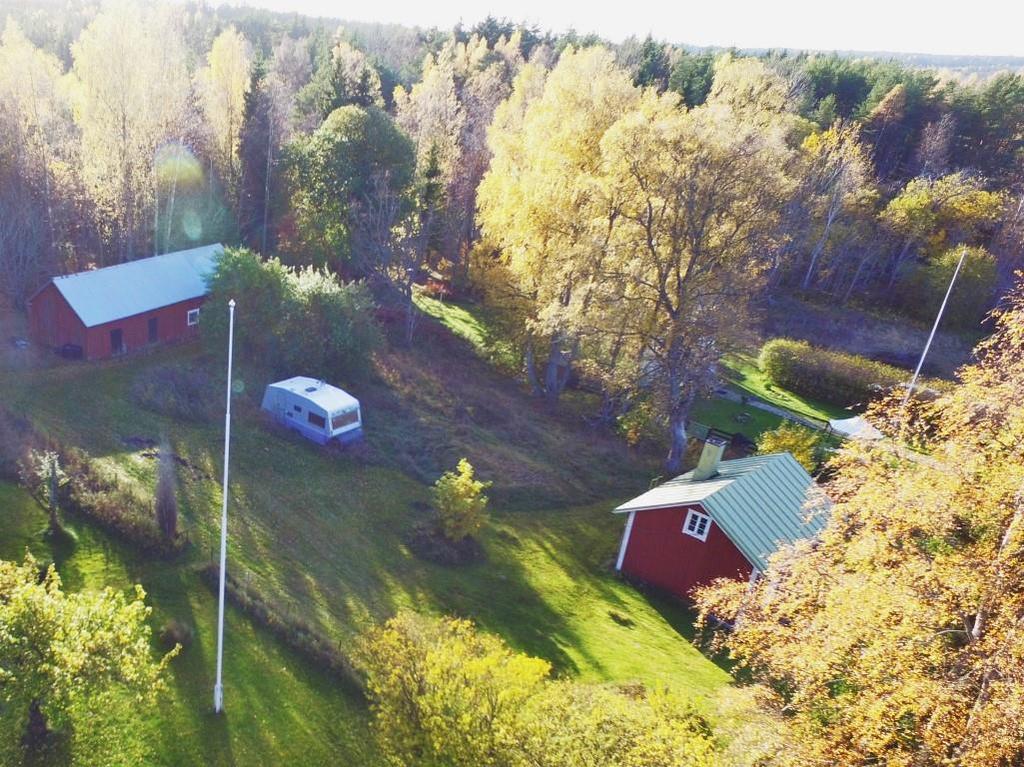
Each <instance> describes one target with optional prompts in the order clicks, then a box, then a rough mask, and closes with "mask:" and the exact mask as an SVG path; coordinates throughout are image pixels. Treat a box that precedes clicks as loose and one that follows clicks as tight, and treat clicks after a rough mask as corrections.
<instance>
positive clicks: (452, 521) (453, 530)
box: [432, 458, 491, 542]
mask: <svg viewBox="0 0 1024 767" xmlns="http://www.w3.org/2000/svg"><path fill="white" fill-rule="evenodd" d="M490 486H491V483H490V482H481V481H480V480H478V479H477V478H476V477H475V476H474V472H473V466H472V464H470V462H469V461H467V460H466V459H465V458H462V459H460V460H459V464H458V466H456V467H455V471H447V472H445V473H444V474H442V475H441V476H440V478H438V480H437V482H436V483H435V484H434V489H433V499H432V500H433V503H434V510H435V511H436V512H437V518H438V521H439V522H440V525H441V531H442V532H443V533H444V535H445V537H446V538H448V539H449V540H451V541H456V542H457V541H461V540H462V539H463V538H466V537H467V536H472V535H476V534H477V533H478V532H480V529H481V528H482V527H483V525H484V522H486V520H487V515H486V513H487V496H486V495H485V494H484V491H485V490H487V488H488V487H490Z"/></svg>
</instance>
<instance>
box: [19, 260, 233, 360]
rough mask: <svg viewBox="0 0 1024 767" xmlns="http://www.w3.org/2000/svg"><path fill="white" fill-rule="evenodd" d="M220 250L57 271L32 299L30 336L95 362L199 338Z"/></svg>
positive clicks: (29, 306)
mask: <svg viewBox="0 0 1024 767" xmlns="http://www.w3.org/2000/svg"><path fill="white" fill-rule="evenodd" d="M222 251H223V247H222V246H221V245H204V246H203V247H200V248H192V249H190V250H180V251H177V252H176V253H165V254H163V255H160V256H153V257H152V258H142V259H139V260H138V261H129V262H127V263H124V264H118V265H116V266H108V267H105V268H103V269H96V270H93V271H89V272H79V273H78V274H69V275H67V276H65V277H54V278H53V279H52V280H50V282H48V283H47V284H46V285H44V286H43V287H42V288H40V289H39V290H37V291H36V293H35V294H34V295H33V296H32V298H30V299H29V304H28V316H29V327H30V329H31V332H32V336H33V337H34V338H35V340H36V342H37V343H39V344H40V345H42V346H49V347H52V348H54V349H62V350H66V351H69V352H72V353H74V355H75V356H83V357H85V359H89V360H101V359H107V358H108V357H116V356H118V355H121V354H126V353H128V352H130V351H132V350H134V349H140V348H143V347H146V346H151V345H153V344H158V343H167V342H170V341H180V340H185V339H188V338H193V337H195V336H196V334H197V333H198V330H199V307H200V306H201V305H202V303H203V299H204V298H205V297H206V292H207V288H206V277H207V276H208V275H209V274H211V273H212V272H213V269H214V266H215V264H216V260H217V258H218V257H219V255H220V253H221V252H222Z"/></svg>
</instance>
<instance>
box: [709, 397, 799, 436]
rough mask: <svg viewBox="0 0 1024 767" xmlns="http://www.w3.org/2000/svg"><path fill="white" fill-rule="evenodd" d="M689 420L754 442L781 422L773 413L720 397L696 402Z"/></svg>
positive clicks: (780, 418) (779, 417)
mask: <svg viewBox="0 0 1024 767" xmlns="http://www.w3.org/2000/svg"><path fill="white" fill-rule="evenodd" d="M690 418H691V419H692V420H694V421H696V422H697V423H700V424H703V425H705V426H710V427H711V428H713V429H719V430H721V431H724V432H728V433H730V434H736V433H740V434H742V435H743V436H745V437H747V438H748V439H750V440H752V441H754V442H756V441H757V438H758V437H759V436H761V434H762V432H766V431H771V430H772V429H777V428H778V427H779V425H780V424H782V421H783V419H782V417H781V416H777V415H775V414H774V413H768V412H766V411H764V410H759V409H758V408H756V407H750V405H744V404H743V403H741V402H733V401H732V400H727V399H722V398H720V397H714V398H712V399H702V400H698V401H697V402H696V403H695V404H694V406H693V410H692V411H691V412H690Z"/></svg>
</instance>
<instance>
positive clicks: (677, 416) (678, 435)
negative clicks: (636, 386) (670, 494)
mask: <svg viewBox="0 0 1024 767" xmlns="http://www.w3.org/2000/svg"><path fill="white" fill-rule="evenodd" d="M670 388H671V389H673V390H674V391H673V392H672V395H673V396H672V408H671V411H670V412H669V416H668V428H669V449H668V456H667V457H666V458H665V471H666V472H668V474H669V475H671V476H675V475H677V474H679V473H680V472H682V470H683V458H684V457H686V441H687V439H686V438H687V434H686V421H687V419H688V418H689V417H690V408H691V407H693V399H694V398H693V395H692V394H686V395H683V396H680V395H679V385H678V384H676V383H673V384H672V386H671V387H670Z"/></svg>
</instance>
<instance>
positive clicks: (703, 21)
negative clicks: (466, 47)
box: [241, 0, 1024, 56]
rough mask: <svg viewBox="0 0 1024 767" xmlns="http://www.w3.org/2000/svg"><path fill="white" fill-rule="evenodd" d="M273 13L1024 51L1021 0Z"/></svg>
mask: <svg viewBox="0 0 1024 767" xmlns="http://www.w3.org/2000/svg"><path fill="white" fill-rule="evenodd" d="M241 4H244V5H251V6H257V7H263V8H272V9H274V10H289V11H298V12H300V13H305V14H310V15H316V16H331V17H337V18H345V19H353V20H359V21H381V22H395V23H401V24H409V25H416V26H424V27H431V26H434V27H439V28H442V29H443V28H448V27H451V26H453V25H454V24H455V23H456V22H458V21H460V20H461V21H462V23H463V24H465V25H466V26H472V25H473V24H474V23H476V22H477V21H479V20H480V19H482V18H485V17H486V16H488V15H492V16H495V17H498V18H503V17H507V18H509V19H512V20H513V21H525V22H527V23H530V24H536V25H537V26H539V27H541V29H544V30H548V29H550V30H552V31H555V32H563V31H565V30H567V29H570V28H572V29H575V30H576V31H577V32H580V33H589V32H596V33H597V34H599V35H600V36H601V37H604V38H607V39H609V40H612V41H614V42H619V41H621V40H622V39H624V38H626V37H629V36H630V35H636V36H638V37H644V36H646V35H647V34H648V33H651V34H653V36H654V37H655V38H657V39H661V40H665V41H667V42H672V43H688V44H692V45H701V46H704V45H713V46H725V47H727V46H735V47H737V48H799V49H813V50H826V51H831V50H858V51H890V52H904V53H940V54H955V55H965V54H966V55H983V56H1000V55H1001V56H1024V3H1022V2H1021V0H959V1H958V2H951V1H950V0H931V2H929V1H928V0H814V1H813V2H812V1H811V0H762V2H757V0H701V1H700V2H693V1H692V0H689V1H687V0H632V1H629V0H627V1H625V2H624V1H623V0H592V2H559V0H373V2H359V3H353V4H351V5H349V4H347V3H342V2H338V0H242V2H241Z"/></svg>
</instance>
